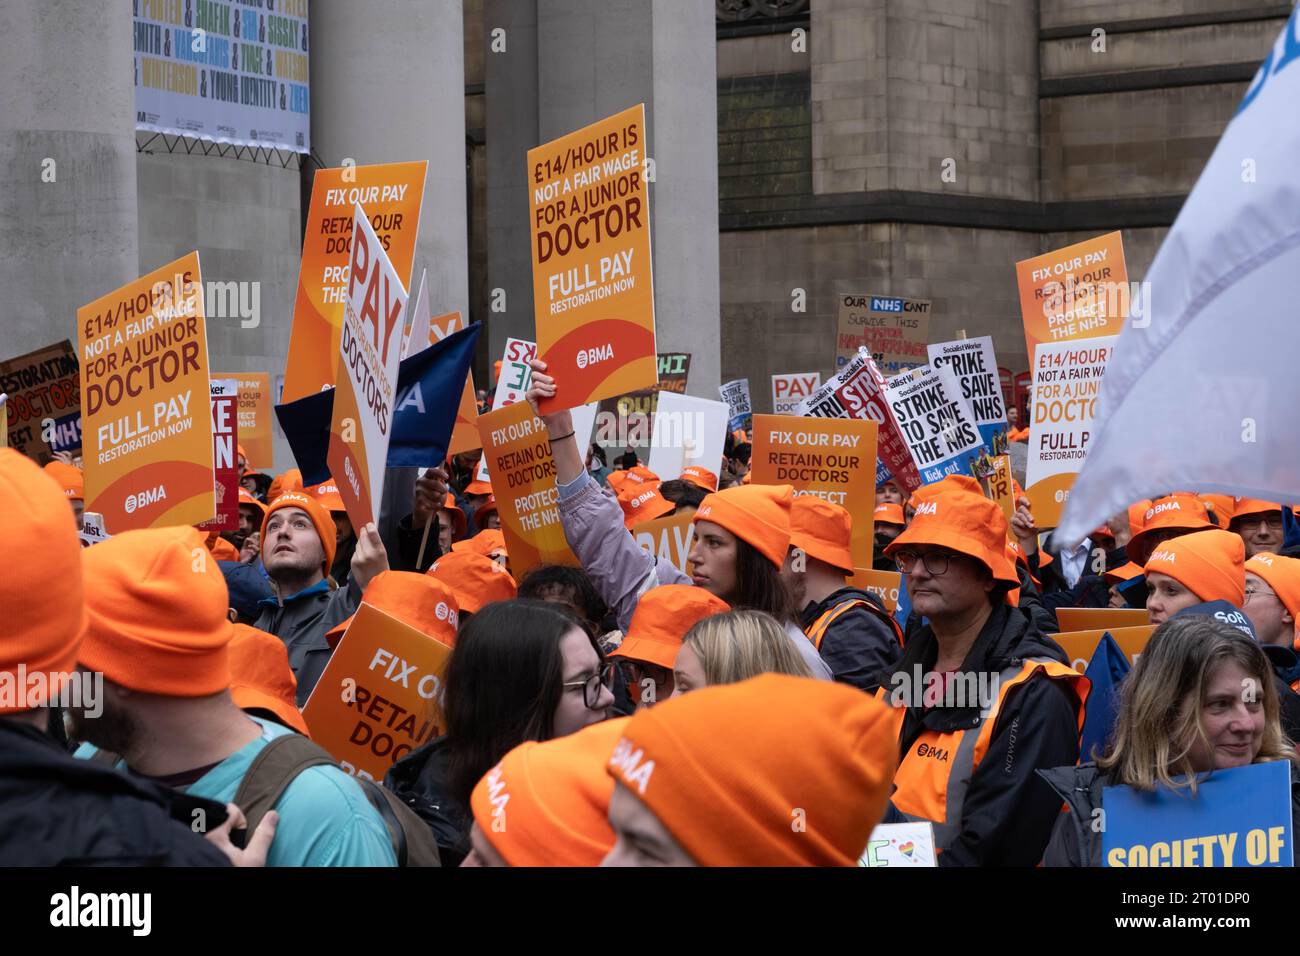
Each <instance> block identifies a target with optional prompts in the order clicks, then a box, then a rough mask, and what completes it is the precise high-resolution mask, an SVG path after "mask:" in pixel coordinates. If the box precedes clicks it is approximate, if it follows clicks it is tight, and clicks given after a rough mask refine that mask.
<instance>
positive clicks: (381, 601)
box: [325, 571, 460, 647]
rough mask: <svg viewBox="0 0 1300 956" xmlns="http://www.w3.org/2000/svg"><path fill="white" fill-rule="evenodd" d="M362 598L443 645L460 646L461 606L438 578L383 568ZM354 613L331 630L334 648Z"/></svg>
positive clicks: (367, 587) (328, 639)
mask: <svg viewBox="0 0 1300 956" xmlns="http://www.w3.org/2000/svg"><path fill="white" fill-rule="evenodd" d="M362 601H363V602H364V603H366V604H369V605H370V606H371V607H373V608H375V609H377V610H380V611H383V612H384V613H385V614H387V615H388V616H389V617H395V618H397V620H399V621H401V622H402V623H403V624H409V625H410V626H411V627H413V628H415V629H416V630H417V631H423V632H424V633H425V634H428V635H429V636H430V637H432V638H433V639H434V640H435V641H437V642H438V643H439V644H446V645H447V646H448V647H454V646H455V645H456V627H457V624H458V618H459V616H460V605H459V604H458V603H457V601H456V597H455V595H454V594H452V590H451V588H449V587H448V586H447V585H446V584H444V583H443V582H442V581H439V580H438V579H437V578H434V577H430V576H429V575H428V574H416V573H414V572H412V571H380V572H379V573H378V574H376V575H375V576H374V578H372V579H371V581H370V584H369V585H367V586H366V593H365V596H364V597H363V598H362ZM354 617H356V614H355V613H354V614H353V615H352V616H351V617H349V618H348V619H347V620H346V621H343V622H341V623H339V624H337V625H335V626H334V627H333V628H331V629H330V630H329V632H328V633H326V635H325V640H327V641H329V643H330V646H331V647H333V646H334V645H335V644H337V643H338V640H339V638H341V637H342V636H343V632H344V631H346V630H347V629H348V626H349V625H350V624H351V623H352V618H354Z"/></svg>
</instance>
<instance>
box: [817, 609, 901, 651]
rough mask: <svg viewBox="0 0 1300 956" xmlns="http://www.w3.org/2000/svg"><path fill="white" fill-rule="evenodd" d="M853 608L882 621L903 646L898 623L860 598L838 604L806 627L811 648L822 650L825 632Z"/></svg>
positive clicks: (899, 644) (885, 612) (886, 613)
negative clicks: (863, 609)
mask: <svg viewBox="0 0 1300 956" xmlns="http://www.w3.org/2000/svg"><path fill="white" fill-rule="evenodd" d="M855 607H863V608H866V609H867V611H869V612H870V613H871V614H872V615H874V616H875V617H876V618H877V619H878V620H881V621H884V622H885V623H887V624H888V625H889V627H890V629H891V630H892V631H893V632H894V637H896V638H898V646H899V647H902V646H903V629H902V628H901V627H899V626H898V622H897V621H895V620H894V619H893V618H892V617H890V616H889V612H888V611H883V610H881V609H880V608H878V607H876V606H875V605H874V604H872V603H871V602H870V601H867V600H864V599H862V598H850V599H849V600H847V601H844V602H842V603H840V604H837V605H835V606H834V607H833V608H831V609H830V610H829V611H824V612H822V616H821V617H819V618H817V620H815V621H813V622H812V624H810V625H808V630H806V631H804V633H805V634H807V635H808V640H810V641H812V642H813V647H815V648H817V650H818V651H820V650H821V649H822V641H823V640H824V639H825V637H826V632H827V630H829V629H830V626H831V625H832V624H834V623H835V621H836V620H838V619H839V618H840V617H842V616H843V615H845V614H847V613H848V612H849V611H851V610H853V609H854V608H855Z"/></svg>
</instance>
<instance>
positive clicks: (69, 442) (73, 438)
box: [49, 412, 81, 451]
mask: <svg viewBox="0 0 1300 956" xmlns="http://www.w3.org/2000/svg"><path fill="white" fill-rule="evenodd" d="M49 444H50V451H76V450H77V449H78V448H80V447H81V412H73V413H72V414H71V415H64V416H63V417H62V418H56V419H54V425H53V428H52V429H51V431H50V443H49Z"/></svg>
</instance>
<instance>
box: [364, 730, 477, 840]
mask: <svg viewBox="0 0 1300 956" xmlns="http://www.w3.org/2000/svg"><path fill="white" fill-rule="evenodd" d="M384 786H385V787H387V788H388V789H389V790H391V791H393V793H395V794H397V795H398V796H399V797H401V798H402V802H403V803H405V804H406V805H407V806H408V807H410V808H411V809H412V810H414V811H415V813H416V815H418V816H419V817H420V819H421V820H423V821H424V822H425V823H426V824H428V826H429V829H430V830H432V831H433V836H434V839H436V840H437V841H438V855H439V857H440V858H441V860H442V865H443V866H460V863H461V861H462V860H463V859H465V857H466V856H467V855H468V854H469V850H470V844H469V829H470V826H471V825H472V824H473V822H474V820H473V817H472V816H470V813H469V810H468V809H466V808H465V807H463V806H461V804H460V803H459V801H457V800H455V799H453V798H452V796H451V794H450V793H449V792H448V790H447V738H446V736H445V735H444V736H442V737H438V738H437V739H436V740H431V741H429V742H428V743H427V744H425V745H424V746H422V747H420V748H419V749H418V750H413V751H411V752H410V753H409V754H407V755H406V756H405V757H403V758H402V759H401V760H399V761H397V763H395V764H393V765H392V766H391V767H389V768H388V773H386V774H384Z"/></svg>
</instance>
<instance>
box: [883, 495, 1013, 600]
mask: <svg viewBox="0 0 1300 956" xmlns="http://www.w3.org/2000/svg"><path fill="white" fill-rule="evenodd" d="M957 477H959V476H956V475H954V476H951V477H949V478H945V479H944V481H952V480H953V478H957ZM968 480H969V481H972V482H974V481H975V479H973V478H971V479H968ZM944 481H940V482H936V483H935V484H934V485H931V486H927V487H931V488H937V487H938V486H939V485H942V484H943V483H944ZM976 486H977V487H978V483H976ZM919 495H920V490H918V492H917V493H916V494H914V495H913V496H912V501H913V502H915V507H916V512H915V514H913V516H912V523H911V524H909V525H908V526H907V527H906V528H905V529H903V530H902V531H901V532H899V535H898V537H896V538H895V539H894V540H893V541H891V542H889V544H888V545H887V546H886V547H885V554H886V555H888V556H891V557H892V556H893V555H894V554H895V553H896V552H898V551H900V550H902V549H903V548H905V547H907V546H908V545H909V544H928V545H934V546H936V547H941V548H948V549H950V550H952V551H956V552H958V553H959V554H964V555H967V556H969V557H972V558H974V559H975V560H977V561H979V562H981V563H982V564H983V565H984V566H985V567H986V568H988V569H989V571H990V572H991V573H992V574H993V577H994V579H995V580H998V581H1005V582H1007V583H1009V584H1011V585H1013V586H1014V587H1019V586H1020V577H1019V576H1018V575H1017V574H1016V569H1015V566H1014V564H1013V563H1012V561H1011V560H1010V559H1008V558H1007V519H1006V518H1005V517H1004V516H1003V514H1002V509H1001V508H1000V507H998V504H997V502H994V501H990V500H989V499H988V498H985V497H984V495H983V494H980V493H977V492H972V491H967V490H965V488H964V487H962V485H961V483H960V482H953V485H952V486H950V488H949V489H946V490H945V491H944V492H943V493H940V494H937V495H934V494H927V495H925V496H924V497H920V498H918V496H919Z"/></svg>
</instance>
